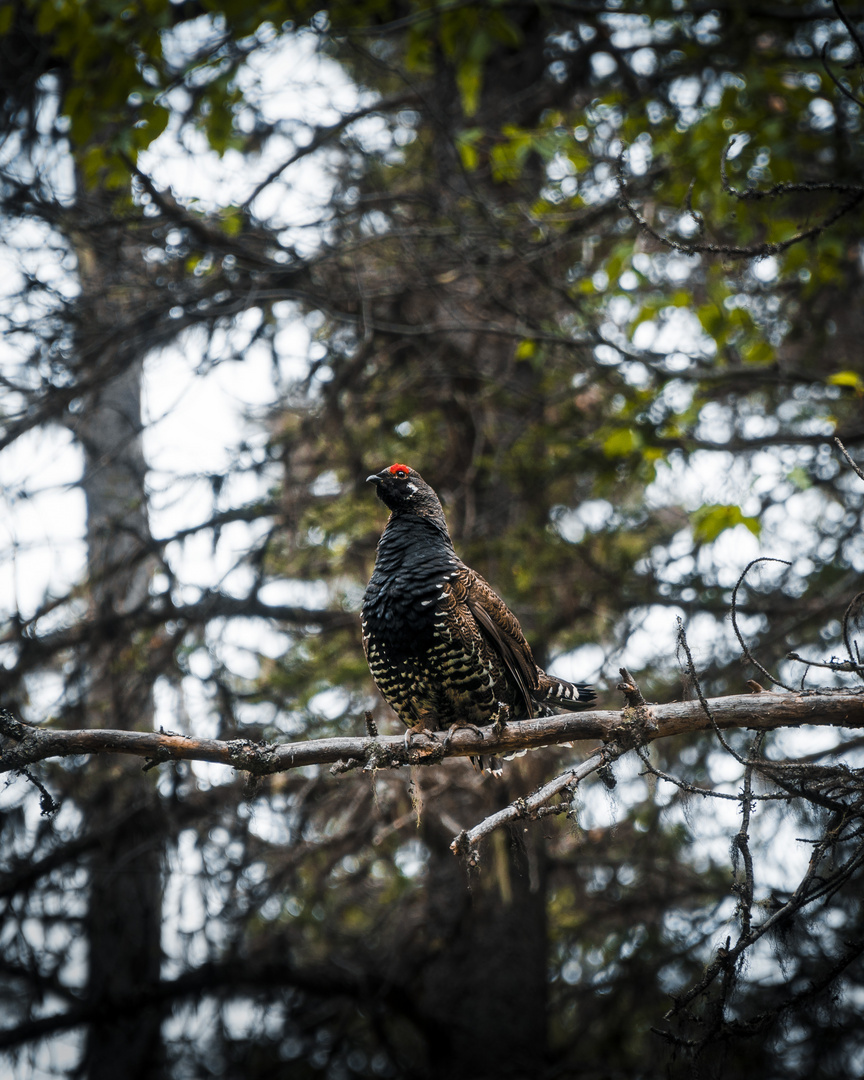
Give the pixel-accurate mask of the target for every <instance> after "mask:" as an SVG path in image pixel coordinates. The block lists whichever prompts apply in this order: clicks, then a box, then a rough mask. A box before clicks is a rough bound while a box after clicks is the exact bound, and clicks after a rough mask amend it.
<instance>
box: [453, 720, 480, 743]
mask: <svg viewBox="0 0 864 1080" xmlns="http://www.w3.org/2000/svg"><path fill="white" fill-rule="evenodd" d="M460 729H467V730H468V731H473V732H474V734H475V735H477V736H478V737H479V738H480V739H482V738H483V732H482V731H481V730H480V728H479V727H477V725H476V724H469V723H467V722H465V721H460V720H457V721H456V723H455V724H451V725H450V727H449V728H447V734H446V735H445V736H444V743H443V745H444V749H445V750H446V749H447V748H448V747H449V745H450V743H451V741H452V739H453V734H454V732H456V731H459V730H460Z"/></svg>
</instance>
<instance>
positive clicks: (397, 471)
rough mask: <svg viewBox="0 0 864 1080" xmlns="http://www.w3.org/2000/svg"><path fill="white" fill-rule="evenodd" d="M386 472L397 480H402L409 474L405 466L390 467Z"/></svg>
mask: <svg viewBox="0 0 864 1080" xmlns="http://www.w3.org/2000/svg"><path fill="white" fill-rule="evenodd" d="M387 471H388V472H389V473H390V475H391V476H395V477H396V479H397V480H404V479H405V478H406V477H407V475H408V473H409V472H410V470H409V468H408V466H407V465H391V466H390V468H389V469H388V470H387Z"/></svg>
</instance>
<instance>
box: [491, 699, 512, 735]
mask: <svg viewBox="0 0 864 1080" xmlns="http://www.w3.org/2000/svg"><path fill="white" fill-rule="evenodd" d="M509 719H510V706H509V705H505V704H504V702H503V701H499V702H498V712H497V713H495V716H494V717H493V719H492V734H493V735H494V736H495V738H496V739H500V738H501V736H502V735H503V734H504V728H505V727H506V725H507V721H508V720H509Z"/></svg>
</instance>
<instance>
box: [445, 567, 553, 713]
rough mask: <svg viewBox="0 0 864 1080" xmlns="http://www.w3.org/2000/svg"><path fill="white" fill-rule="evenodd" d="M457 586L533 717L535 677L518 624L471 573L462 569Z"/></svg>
mask: <svg viewBox="0 0 864 1080" xmlns="http://www.w3.org/2000/svg"><path fill="white" fill-rule="evenodd" d="M458 581H459V584H460V585H461V586H462V587H463V588H464V589H465V602H466V603H467V604H468V608H469V610H470V612H471V614H472V615H473V616H474V618H475V619H476V620H477V625H478V626H479V627H480V629H481V631H482V632H483V634H485V636H486V638H487V639H488V641H489V642H490V644H491V645H492V647H493V648H494V649H495V651H496V652H497V653H498V655H499V656H500V657H501V659H502V660H503V661H504V665H505V667H506V668H507V670H508V671H509V672H510V675H511V676H512V678H513V681H514V683H515V684H516V686H517V687H518V688H519V693H520V694H521V695H522V698H523V700H524V701H525V708H526V709H527V711H528V716H529V717H532V716H533V715H534V701H533V699H532V696H531V691H532V690H535V691H536V690H537V688H538V686H539V685H540V684H539V677H538V674H537V665H536V663H535V662H534V657H533V655H532V653H531V646H530V645H529V644H528V642H527V641H526V640H525V635H524V634H523V633H522V627H521V626H520V625H519V620H518V619H517V618H516V616H515V615H514V614H513V612H512V611H511V610H510V608H508V607H507V605H506V604H505V603H504V601H503V600H502V599H501V597H500V596H499V595H498V594H497V593H496V592H495V591H494V589H493V588H492V586H491V585H490V584H489V582H488V581H486V580H485V579H484V578H482V577H481V576H480V575H479V574H478V573H476V572H475V571H474V570H471V569H470V568H469V567H467V566H464V565H463V566H462V567H461V568H460V572H459V575H458Z"/></svg>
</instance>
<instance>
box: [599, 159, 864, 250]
mask: <svg viewBox="0 0 864 1080" xmlns="http://www.w3.org/2000/svg"><path fill="white" fill-rule="evenodd" d="M734 141H735V139H734V137H733V138H732V139H730V141H729V144H728V146H727V147H726V149H725V150H724V151H723V154H722V155H721V158H720V179H721V183H722V185H723V188H724V190H725V191H726V192H727V194H729V195H731V196H732V197H733V198H735V199H739V200H741V201H745V200H751V201H752V200H759V199H775V198H778V197H779V196H782V195H792V194H802V193H806V194H813V193H816V192H821V191H827V192H831V193H833V194H845V195H848V198H847V199H846V200H845V202H842V203H841V204H840V205H839V206H838V207H836V208H835V209H834V210H833V211H831V213H829V214H828V215H826V217H824V218H823V219H822V221H820V222H818V223H817V224H816V225H813V226H812V227H811V228H809V229H804V230H803V231H802V232H799V233H795V235H794V236H790V237H788V238H787V239H786V240H779V241H776V242H774V243H769V242H767V241H766V242H764V243H762V244H750V245H747V246H741V245H736V244H707V243H701V242H700V243H692V244H687V243H681V242H680V241H678V240H672V239H671V238H670V237H669V236H667V235H666V234H664V233H661V232H658V230H657V229H655V228H654V227H653V226H651V225H649V223H648V222H647V221H646V220H645V218H644V217H642V215H641V214H640V213H639V211H638V210H637V209H636V207H635V206H634V205H633V203H632V202H631V201H630V198H629V196H628V194H627V182H626V180H625V179H624V168H623V159H624V151H623V150H622V151H621V154H620V155H619V157H618V166H617V170H616V174H615V178H616V180H617V182H618V190H619V196H618V202H619V204H620V206H621V208H622V209H623V210H625V211H626V212H627V213H628V214H629V215H630V217H631V218H632V219H633V221H634V222H635V223H636V224H637V225H638V226H639V228H640V229H642V230H643V232H646V233H648V235H649V236H651V237H653V239H655V240H656V241H657V243H658V244H662V245H663V246H664V247H668V248H671V249H672V250H673V251H679V252H681V254H683V255H699V254H708V255H725V256H727V257H729V258H736V259H742V258H746V259H760V258H764V257H765V256H766V255H779V254H781V253H782V252H784V251H786V250H787V249H788V248H790V247H792V246H793V245H794V244H800V243H801V242H802V241H804V240H809V239H811V238H812V237H814V236H818V235H819V234H820V233H822V232H824V231H825V229H827V228H829V227H830V226H831V225H833V224H834V223H835V222H836V221H837V220H839V218H841V217H843V216H844V214H848V213H849V211H850V210H853V209H854V208H855V207H856V206H857V205H858V203H860V202H861V200H862V199H864V187H861V186H860V185H858V184H839V183H836V182H834V181H825V182H816V181H812V182H811V181H801V182H799V183H788V182H783V183H780V184H774V185H773V186H772V187H770V188H767V189H766V190H764V191H763V190H761V189H759V188H746V189H745V190H744V191H739V190H738V189H737V188H735V187H733V185H732V184H731V183H730V181H729V178H728V176H727V174H726V159H727V157H728V155H729V151H730V150H731V148H732V146H733V144H734ZM691 212H692V211H691Z"/></svg>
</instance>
